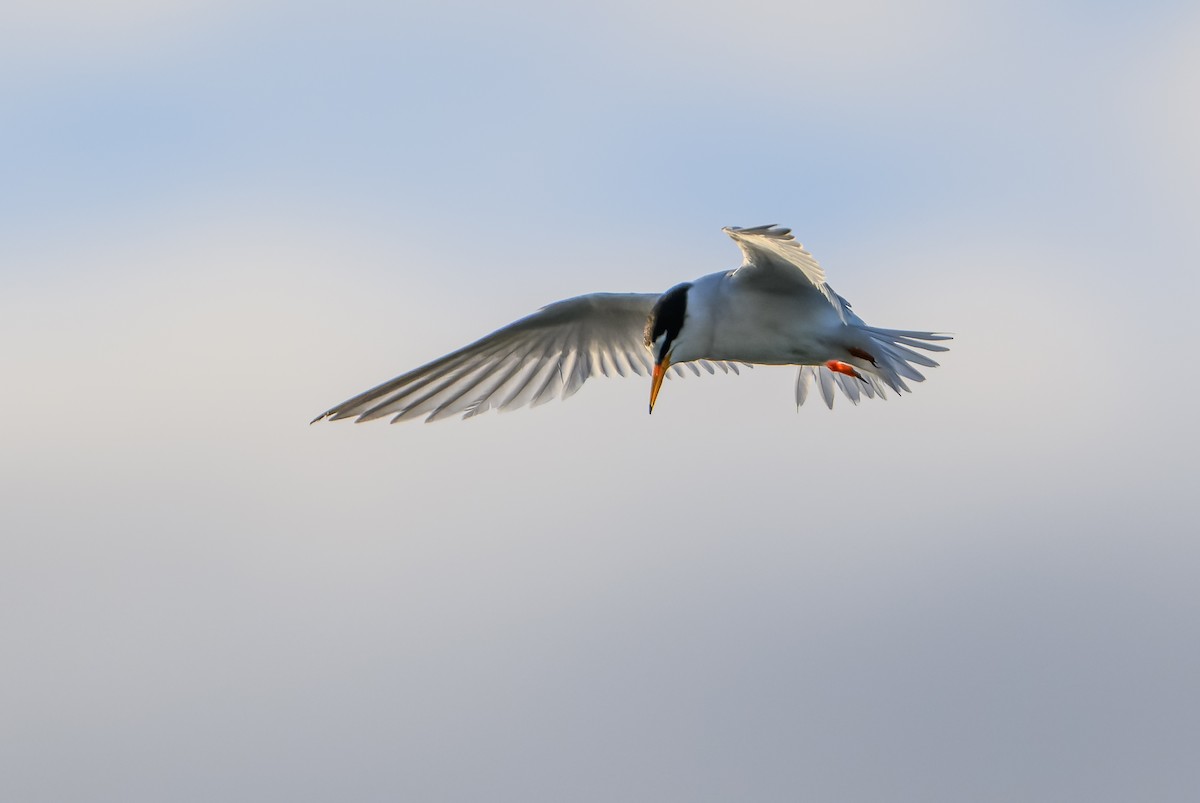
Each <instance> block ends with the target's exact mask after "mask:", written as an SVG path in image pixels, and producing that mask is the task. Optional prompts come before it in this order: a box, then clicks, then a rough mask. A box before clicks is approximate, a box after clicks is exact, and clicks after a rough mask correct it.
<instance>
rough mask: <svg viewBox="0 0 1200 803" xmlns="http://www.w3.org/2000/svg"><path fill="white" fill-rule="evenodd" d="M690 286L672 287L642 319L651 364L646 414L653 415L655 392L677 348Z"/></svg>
mask: <svg viewBox="0 0 1200 803" xmlns="http://www.w3.org/2000/svg"><path fill="white" fill-rule="evenodd" d="M691 287H692V285H691V283H690V282H684V283H683V284H678V285H675V286H674V287H672V288H671V289H670V290H668V291H667V292H665V293H663V294H662V296H660V297H659V299H658V301H656V302H655V303H654V308H653V309H652V310H650V317H649V318H647V319H646V338H645V339H646V347H647V348H648V349H650V354H651V357H652V358H653V360H654V374H653V378H652V379H651V383H650V412H652V413H653V412H654V402H655V400H657V399H658V389H659V388H660V387H661V386H662V381H663V377H665V376H666V374H667V369H668V368H670V367H671V354H672V353H673V352H674V351H675V347H676V346H677V345H678V344H679V333H680V332H681V331H683V322H684V319H685V318H686V317H687V297H688V290H690V289H691Z"/></svg>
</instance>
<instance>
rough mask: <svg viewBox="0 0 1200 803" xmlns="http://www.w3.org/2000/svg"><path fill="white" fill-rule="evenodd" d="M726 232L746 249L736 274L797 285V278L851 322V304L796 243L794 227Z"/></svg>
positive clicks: (771, 226)
mask: <svg viewBox="0 0 1200 803" xmlns="http://www.w3.org/2000/svg"><path fill="white" fill-rule="evenodd" d="M722 231H724V232H725V233H726V234H728V235H729V236H730V237H731V238H732V239H733V241H734V242H735V243H737V245H738V248H740V249H741V251H742V257H743V262H742V266H741V267H740V268H738V269H737V271H735V273H734V275H735V276H738V275H742V276H746V277H747V278H750V277H751V276H755V277H757V278H760V279H763V280H766V279H767V278H768V277H769V278H770V279H774V280H779V281H783V282H788V283H789V284H793V285H794V284H795V281H796V279H800V280H801V281H803V282H804V283H805V284H806V285H807V286H809V287H811V288H812V289H813V290H814V291H816V292H819V293H820V294H821V295H822V296H824V298H825V300H826V301H828V302H829V304H830V305H831V306H832V307H833V308H834V309H835V310H837V314H838V316H839V317H840V318H841V319H842V323H846V322H847V321H848V319H849V314H850V305H849V303H847V302H846V300H845V299H844V298H842V297H841V296H839V295H838V294H837V293H835V292H833V288H832V287H830V286H829V282H828V281H826V279H825V271H824V269H822V268H821V266H820V264H818V263H817V260H816V259H814V258H813V255H812V254H810V253H809V252H808V251H806V250H805V248H804V246H803V245H801V244H800V243H798V242H796V238H795V237H793V236H792V230H791V229H786V228H783V227H782V226H775V225H770V226H755V227H753V228H748V229H744V228H740V227H738V226H727V227H726V228H724V229H722Z"/></svg>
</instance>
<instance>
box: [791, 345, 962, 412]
mask: <svg viewBox="0 0 1200 803" xmlns="http://www.w3.org/2000/svg"><path fill="white" fill-rule="evenodd" d="M852 328H853V329H854V330H855V331H856V332H857V333H859V334H860V335H862V346H863V347H859V346H856V347H854V348H852V349H851V350H850V352H849V355H850V356H848V357H847V358H846V362H845V363H840V362H839V363H838V364H839V365H844V366H847V367H849V366H848V365H847V364H849V365H853V366H854V367H855V368H858V369H859V371H858V372H857V376H854V375H851V374H850V373H847V372H844V371H841V370H833V369H832V368H830V367H829V366H826V365H805V366H802V367H801V368H800V373H799V375H798V376H797V377H796V406H797V407H799V406H800V405H802V404H804V402H805V400H806V399H807V398H808V391H809V385H810V384H813V385H816V387H817V388H818V389H819V390H820V391H821V398H823V399H824V400H825V405H826V406H827V407H829V408H830V409H833V396H834V393H833V389H834V387H837V388H838V389H840V390H841V391H842V394H843V395H844V396H845V397H846V398H848V399H849V400H850V401H851V402H852V403H853V404H858V402H859V399H861V398H862V397H864V396H865V397H867V398H868V399H873V398H875V397H876V396H878V397H879V398H881V399H886V398H887V388H889V387H890V388H891V389H892V390H894V391H896V393H897V394H900V393H909V392H911V391H910V389H909V387H908V382H906V381H905V380H909V381H911V382H924V381H925V376H924V374H922V373H921V372H920V371H918V370H917V369H916V368H915V367H914V366H916V365H921V366H924V367H926V368H936V367H937V361H936V360H934V359H933V358H931V357H927V356H925V355H924V354H922V353H920V352H918V351H914V350H913V349H921V350H922V351H935V352H936V351H949V349H948V348H947V347H946V346H941V345H938V341H942V340H952V339H953V338H952V337H951V336H950V335H944V334H938V333H935V332H910V331H907V330H903V329H876V328H875V327H873V326H861V325H859V326H853V325H852Z"/></svg>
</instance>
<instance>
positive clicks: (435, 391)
mask: <svg viewBox="0 0 1200 803" xmlns="http://www.w3.org/2000/svg"><path fill="white" fill-rule="evenodd" d="M724 231H725V233H726V234H728V235H729V236H730V237H732V238H733V240H734V241H735V242H736V243H737V244H738V247H739V248H741V250H742V255H743V262H742V264H741V265H740V266H739V267H737V268H735V269H733V270H728V271H721V272H718V273H712V274H709V275H707V276H702V277H700V278H698V279H696V280H694V281H691V282H684V283H683V284H679V285H676V286H675V287H673V288H671V289H670V290H668V291H667V292H665V293H662V294H656V293H591V294H588V295H583V296H577V297H575V298H569V299H565V300H563V301H558V302H555V303H553V304H550V305H548V306H546V307H543V308H542V309H541V310H539V311H538V312H536V313H534V314H532V315H529V316H527V317H525V318H522V319H520V320H518V321H516V322H514V323H512V324H509V325H508V326H505V327H503V328H501V329H498V330H497V331H495V332H493V333H492V334H490V335H488V336H486V337H484V338H481V339H480V340H477V341H476V342H474V343H472V344H470V345H468V346H465V347H463V348H461V349H459V350H457V351H454V352H451V353H450V354H447V355H446V356H444V357H441V358H439V359H437V360H434V361H433V362H431V363H428V364H427V365H424V366H421V367H420V368H417V369H415V370H413V371H410V372H409V373H407V374H403V375H402V376H399V377H396V378H395V379H392V380H389V381H388V382H385V383H383V384H382V385H379V386H377V387H375V388H372V389H370V390H368V391H366V392H364V393H361V394H359V395H358V396H355V397H354V398H351V399H349V400H347V401H345V402H343V403H342V404H339V405H337V406H336V407H333V408H331V409H329V410H327V411H326V412H324V413H322V414H321V415H319V416H317V418H316V419H314V421H319V420H321V419H324V418H329V419H333V420H336V419H341V418H357V420H358V421H369V420H372V419H376V418H381V417H384V416H391V417H392V421H393V422H397V421H405V420H410V419H413V418H417V417H420V416H426V420H427V421H433V420H437V419H440V418H444V417H447V416H450V415H455V414H461V415H462V416H463V417H464V418H468V417H471V416H474V415H478V414H479V413H482V412H484V411H486V410H489V409H500V410H505V409H512V408H516V407H521V406H525V405H534V406H536V405H538V404H541V403H543V402H546V401H549V400H550V399H552V398H555V397H558V396H561V397H563V398H566V397H568V396H570V395H572V394H573V393H575V391H577V390H578V389H579V387H580V386H581V385H582V384H583V383H584V382H585V381H586V380H587V379H588V378H590V377H592V376H595V375H597V374H602V375H606V376H607V375H611V374H618V375H622V376H624V375H626V374H627V373H633V374H638V375H645V374H650V376H651V377H652V385H651V394H650V398H651V401H650V408H651V410H653V408H654V403H655V400H656V398H657V396H658V392H659V387H660V385H661V383H662V380H663V378H664V377H665V376H666V375H667V374H668V372H670V373H674V374H676V375H683V368H684V367H685V366H686V367H687V368H688V369H690V370H691V371H692V373H694V374H697V375H699V373H700V369H701V368H703V369H704V370H706V371H708V372H709V373H713V372H715V371H716V370H718V369H719V370H722V371H733V372H735V373H736V372H737V371H738V367H739V366H742V365H751V364H761V365H799V366H802V367H801V369H800V373H799V375H798V377H797V382H796V404H797V406H799V405H800V404H803V403H804V400H805V398H806V397H807V394H808V386H809V384H810V383H812V382H815V384H816V386H817V387H818V388H819V389H820V392H821V395H822V397H823V398H824V400H825V402H826V404H827V405H828V406H830V407H832V406H833V389H834V387H835V386H836V387H838V388H839V389H840V390H841V391H842V392H843V394H845V395H846V396H847V397H848V398H849V399H850V400H851V401H852V402H855V403H857V402H858V401H859V399H860V398H861V397H862V396H866V397H868V398H873V397H875V396H880V397H883V396H884V395H885V388H887V387H890V388H891V389H893V390H894V391H896V392H897V393H899V392H902V391H907V390H908V389H909V388H908V385H907V384H906V382H905V380H906V379H908V380H912V381H917V382H919V381H922V380H923V379H924V376H922V374H921V373H920V372H919V371H918V370H917V369H916V368H914V367H913V365H914V364H916V365H922V366H926V367H933V366H936V365H937V363H936V362H934V361H933V360H932V359H931V358H929V357H927V356H925V355H924V354H921V353H919V352H917V351H914V350H913V349H914V348H917V349H922V350H924V351H945V350H946V347H945V346H941V345H938V344H937V342H936V341H940V340H947V339H949V338H948V336H946V335H940V334H934V333H932V332H916V331H905V330H892V329H877V328H874V327H870V326H867V325H866V323H865V322H863V320H862V319H861V318H859V317H858V315H856V314H855V313H854V312H853V311H852V310H851V309H850V304H849V303H848V302H847V301H846V300H845V299H843V298H842V297H841V296H839V295H837V294H836V293H834V292H833V290H832V288H830V287H829V284H828V283H827V282H826V280H825V273H824V271H823V270H822V269H821V267H820V266H819V265H818V264H817V262H816V260H814V259H813V258H812V255H811V254H809V253H808V252H807V251H805V250H804V248H803V246H801V245H800V243H798V242H796V241H795V240H794V239H793V238H792V236H791V233H790V231H789V230H788V229H784V228H778V227H774V226H759V227H755V228H750V229H741V228H736V227H733V228H726V229H724Z"/></svg>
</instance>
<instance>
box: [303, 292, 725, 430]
mask: <svg viewBox="0 0 1200 803" xmlns="http://www.w3.org/2000/svg"><path fill="white" fill-rule="evenodd" d="M658 297H659V296H658V294H657V293H592V294H590V295H584V296H577V297H575V298H568V299H566V300H564V301H558V302H555V303H553V304H550V305H548V306H546V307H543V308H542V309H540V310H538V311H537V312H535V313H533V314H532V315H529V316H526V317H524V318H522V319H520V320H519V321H515V322H513V323H510V324H509V325H508V326H505V327H503V328H501V329H497V330H496V331H495V332H492V333H491V334H490V335H487V336H486V337H483V338H481V339H479V340H476V341H475V342H474V343H471V344H470V345H468V346H464V347H463V348H461V349H458V350H457V351H454V352H451V353H450V354H447V355H446V356H444V357H441V358H439V359H436V360H434V361H433V362H431V363H428V364H426V365H423V366H421V367H420V368H417V369H416V370H413V371H409V372H408V373H407V374H404V375H403V376H398V377H396V378H395V379H392V380H389V381H387V382H384V383H383V384H382V385H379V386H378V387H374V388H372V389H370V390H368V391H366V392H364V393H360V394H359V395H357V396H355V397H354V398H352V399H349V400H347V401H344V402H342V403H341V404H339V405H337V406H336V407H333V408H331V409H329V410H326V411H325V412H324V413H321V415H319V416H317V417H316V418H315V419H313V422H314V423H315V422H317V421H320V420H321V419H323V418H328V419H330V420H335V421H336V420H338V419H341V418H354V417H357V419H358V421H360V422H361V421H371V420H374V419H376V418H382V417H384V416H389V415H390V416H392V423H396V422H398V421H408V420H411V419H414V418H418V417H420V416H426V419H425V420H426V421H436V420H438V419H441V418H446V417H449V416H452V415H456V414H459V413H462V416H463V418H470V417H471V416H474V415H478V414H479V413H482V412H485V411H487V410H491V409H497V410H508V409H515V408H517V407H523V406H525V405H533V406H536V405H539V404H542V403H544V402H547V401H549V400H551V399H553V398H556V397H558V396H561V397H562V398H564V399H565V398H567V397H568V396H571V395H572V394H574V393H575V391H577V390H579V388H580V386H582V385H583V383H584V382H585V381H587V379H588V378H590V377H593V376H596V375H597V374H602V375H604V376H610V375H612V374H617V375H619V376H625V375H626V374H629V373H633V374H637V375H639V376H647V375H649V373H650V367H651V359H650V350H649V348H648V347H647V346H646V344H645V342H644V340H643V331H644V329H645V326H646V319H647V317H648V316H649V315H650V310H651V309H652V308H653V306H654V302H655V301H657V300H658ZM686 367H687V368H689V369H691V371H692V372H693V373H695V374H697V375H698V374H699V373H700V371H699V369H698V368H697V367H696V366H695V365H694V364H692V363H687V364H686ZM700 367H702V368H704V369H705V370H707V371H708V373H710V374H711V373H714V369H716V368H720V369H721V370H723V371H730V370H732V371H734V372H735V373H736V372H737V366H735V365H731V364H725V363H717V362H706V361H701V362H700ZM672 370H673V371H674V372H675V373H676V374H677V375H680V376H681V375H682V374H683V368H682V367H681V366H672Z"/></svg>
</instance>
